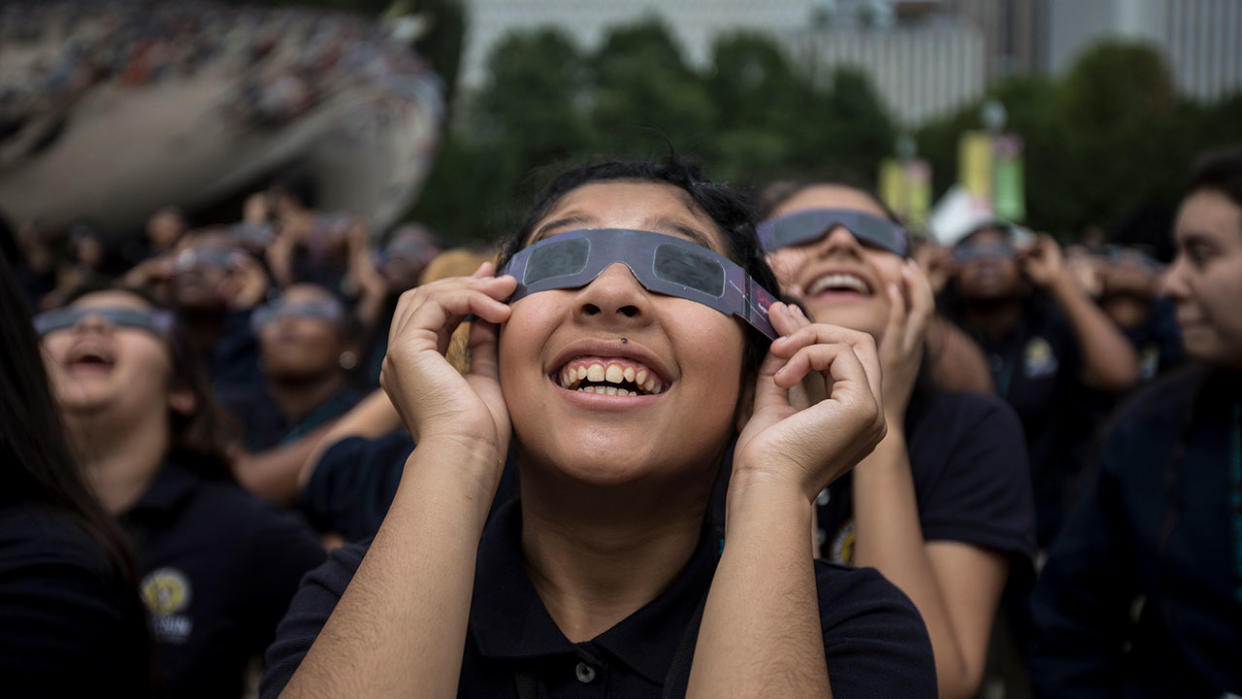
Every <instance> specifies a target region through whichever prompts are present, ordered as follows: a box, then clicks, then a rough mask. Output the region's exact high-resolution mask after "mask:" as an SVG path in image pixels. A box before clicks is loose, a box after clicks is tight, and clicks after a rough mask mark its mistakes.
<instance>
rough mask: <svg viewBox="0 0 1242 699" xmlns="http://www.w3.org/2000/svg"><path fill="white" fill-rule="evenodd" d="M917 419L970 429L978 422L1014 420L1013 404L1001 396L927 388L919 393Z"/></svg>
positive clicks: (947, 426) (1015, 422)
mask: <svg viewBox="0 0 1242 699" xmlns="http://www.w3.org/2000/svg"><path fill="white" fill-rule="evenodd" d="M917 417H918V419H919V420H920V421H926V422H927V423H928V424H934V425H936V426H937V428H948V429H950V430H954V431H960V430H963V429H973V428H976V427H979V426H980V423H991V422H994V421H999V422H1012V423H1014V424H1017V415H1016V414H1015V413H1014V412H1013V408H1011V407H1010V406H1009V404H1008V403H1006V402H1005V401H1003V400H1001V399H1000V398H998V397H996V396H992V395H987V394H983V393H970V392H958V391H928V392H926V393H924V394H922V395H921V396H920V399H919V412H918V416H917Z"/></svg>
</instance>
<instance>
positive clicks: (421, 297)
mask: <svg viewBox="0 0 1242 699" xmlns="http://www.w3.org/2000/svg"><path fill="white" fill-rule="evenodd" d="M493 269H494V268H493V266H492V263H490V262H485V263H484V264H483V265H481V266H480V267H479V269H478V270H477V271H475V273H474V274H473V275H471V276H469V277H453V278H449V279H441V280H439V281H435V282H431V283H429V284H424V285H422V286H419V287H417V288H415V289H411V290H410V291H407V292H405V293H404V294H402V295H401V300H400V301H399V302H398V303H397V310H396V312H395V313H394V314H393V319H392V327H391V328H390V330H389V333H388V354H387V355H386V356H385V357H384V364H383V368H382V369H381V371H380V385H381V386H383V388H384V391H385V392H387V394H388V397H389V399H390V400H391V401H392V404H393V406H394V407H396V409H397V412H398V413H399V414H400V415H401V419H402V420H403V421H404V422H405V425H406V427H407V428H408V429H409V431H410V434H411V435H412V436H413V437H414V439H415V441H424V440H428V439H431V438H437V437H448V438H452V439H458V440H465V441H466V442H467V443H468V444H470V445H471V446H472V447H475V448H483V449H485V450H488V451H489V456H491V457H492V458H493V460H494V462H495V464H496V467H497V471H496V475H497V476H499V473H500V471H499V468H500V465H501V464H503V463H504V459H505V455H506V453H507V451H508V448H509V434H510V424H509V412H508V409H507V408H506V406H505V401H504V397H503V396H502V395H501V392H500V380H499V371H498V367H497V356H496V332H497V329H496V326H495V324H498V323H503V322H504V321H506V320H507V319H508V318H509V306H508V305H506V304H505V303H503V302H502V299H505V298H508V297H509V296H510V295H511V294H512V293H513V290H514V288H515V287H516V286H517V281H516V280H515V279H514V278H513V277H509V276H504V277H494V276H492V274H493ZM471 313H473V314H474V315H475V316H477V317H478V318H479V320H480V321H483V322H475V323H471V326H472V327H471V329H470V353H471V363H470V370H469V371H468V372H467V373H466V374H465V375H462V374H459V373H458V372H457V370H456V369H454V368H453V366H452V365H451V364H449V362H448V360H446V359H445V358H444V353H445V351H446V350H447V349H448V346H449V339H450V338H451V337H452V334H453V330H454V329H455V328H456V327H457V326H458V325H459V324H460V323H461V322H462V320H463V319H464V318H465V317H466V316H467V315H468V314H471Z"/></svg>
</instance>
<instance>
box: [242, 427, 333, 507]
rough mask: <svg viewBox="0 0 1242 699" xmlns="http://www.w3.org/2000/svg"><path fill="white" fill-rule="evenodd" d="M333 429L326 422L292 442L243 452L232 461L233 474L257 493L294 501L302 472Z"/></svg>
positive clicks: (284, 500) (289, 501) (283, 501)
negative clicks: (313, 453)
mask: <svg viewBox="0 0 1242 699" xmlns="http://www.w3.org/2000/svg"><path fill="white" fill-rule="evenodd" d="M331 429H332V424H328V425H324V426H322V427H319V428H317V429H315V430H313V431H311V432H308V433H307V434H306V435H305V436H303V437H302V438H300V439H298V440H296V441H294V442H290V443H289V444H285V445H282V446H278V447H274V448H272V449H268V450H267V451H262V452H259V453H256V454H249V453H246V454H242V455H241V456H240V457H239V458H238V459H237V460H236V462H235V463H234V465H233V475H234V476H235V477H236V478H237V481H238V482H239V483H241V485H242V487H244V488H245V489H246V490H249V491H250V492H252V493H254V494H255V495H258V496H260V497H264V498H267V499H269V500H275V501H276V502H281V503H286V504H288V503H292V502H293V501H294V499H295V498H296V497H297V494H298V478H299V472H300V471H301V470H302V467H303V465H304V464H305V463H306V460H307V458H308V457H310V455H311V453H312V452H313V451H314V450H315V449H316V448H317V447H318V446H319V442H320V441H321V440H322V439H323V438H324V436H326V435H327V434H328V432H329V431H330V430H331Z"/></svg>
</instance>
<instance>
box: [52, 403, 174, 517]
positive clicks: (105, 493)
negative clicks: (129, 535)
mask: <svg viewBox="0 0 1242 699" xmlns="http://www.w3.org/2000/svg"><path fill="white" fill-rule="evenodd" d="M65 422H66V425H67V427H68V431H69V434H70V436H71V438H72V440H73V443H74V447H75V448H76V452H77V454H78V459H79V461H80V463H81V464H82V470H83V473H85V474H86V480H87V483H89V484H90V486H91V490H92V491H93V492H94V493H95V496H96V497H98V498H99V500H100V502H101V503H103V506H104V509H106V510H107V511H108V512H109V513H110V514H113V515H119V514H121V513H123V512H125V511H126V510H128V509H129V508H130V507H131V506H132V505H133V504H134V503H135V502H136V501H137V500H138V498H140V497H141V496H142V494H143V493H145V492H146V491H147V488H149V487H150V485H151V482H152V481H153V480H154V479H155V475H156V474H157V473H159V470H160V468H161V467H162V466H163V464H164V459H165V458H166V457H167V454H168V447H169V441H170V435H169V432H168V416H167V415H166V414H164V412H163V411H159V412H154V411H152V412H150V413H149V414H147V415H142V416H137V417H129V418H119V417H117V416H111V415H107V414H100V413H96V414H91V415H85V416H80V415H73V414H70V415H67V416H66V420H65Z"/></svg>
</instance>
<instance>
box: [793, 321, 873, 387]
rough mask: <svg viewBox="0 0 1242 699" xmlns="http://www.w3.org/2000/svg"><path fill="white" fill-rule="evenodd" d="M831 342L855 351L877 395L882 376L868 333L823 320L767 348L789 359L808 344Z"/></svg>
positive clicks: (808, 345)
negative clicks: (847, 346)
mask: <svg viewBox="0 0 1242 699" xmlns="http://www.w3.org/2000/svg"><path fill="white" fill-rule="evenodd" d="M833 343H840V344H846V345H849V346H850V347H852V348H853V349H854V350H855V352H856V354H857V356H858V359H859V361H861V362H862V365H863V367H864V369H866V373H867V379H868V384H869V385H870V386H871V387H872V388H873V389H874V390H875V391H876V393H877V395H878V394H879V387H880V377H881V375H882V372H881V370H880V357H879V355H878V354H877V353H876V348H875V339H874V338H872V337H871V335H870V334H869V333H865V332H860V331H858V330H849V329H847V328H842V327H840V326H837V325H828V324H826V323H811V324H810V325H807V326H805V327H803V328H800V329H798V330H797V331H795V332H794V333H793V334H792V335H787V336H785V337H782V338H780V339H778V340H776V341H775V342H773V343H772V347H771V349H770V350H769V351H770V353H771V354H772V355H774V356H776V357H780V358H782V359H787V360H788V359H792V358H793V357H794V356H795V355H796V354H797V353H798V352H800V351H802V350H803V349H805V348H807V347H812V346H814V345H823V344H833ZM786 380H787V379H786V378H785V377H782V378H781V379H780V383H782V384H783V383H784V382H785V381H786ZM789 385H792V382H791V383H790V384H789ZM785 388H788V385H785Z"/></svg>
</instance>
